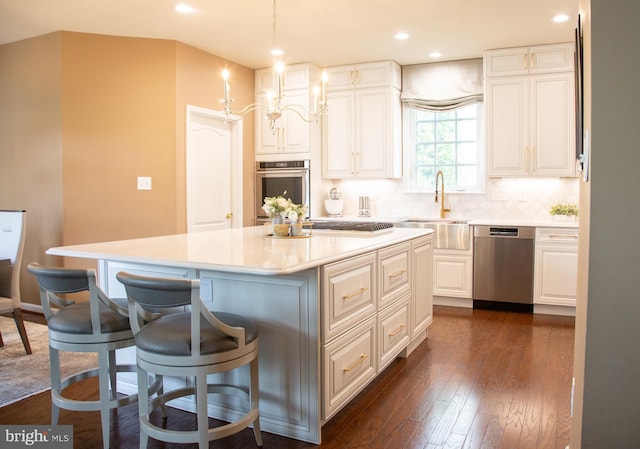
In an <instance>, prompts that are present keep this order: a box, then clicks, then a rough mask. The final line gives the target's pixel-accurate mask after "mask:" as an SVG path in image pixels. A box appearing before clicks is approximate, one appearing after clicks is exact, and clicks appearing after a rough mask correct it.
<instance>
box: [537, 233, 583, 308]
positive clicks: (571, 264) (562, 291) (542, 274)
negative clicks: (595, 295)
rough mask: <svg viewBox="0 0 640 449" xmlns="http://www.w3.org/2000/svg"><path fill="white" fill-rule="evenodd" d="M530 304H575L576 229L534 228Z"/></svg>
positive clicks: (576, 274)
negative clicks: (534, 239) (532, 276)
mask: <svg viewBox="0 0 640 449" xmlns="http://www.w3.org/2000/svg"><path fill="white" fill-rule="evenodd" d="M535 254H536V255H535V267H534V289H533V303H534V304H544V305H553V306H571V307H575V305H576V294H577V280H578V230H577V229H573V228H571V229H563V228H538V229H536V250H535Z"/></svg>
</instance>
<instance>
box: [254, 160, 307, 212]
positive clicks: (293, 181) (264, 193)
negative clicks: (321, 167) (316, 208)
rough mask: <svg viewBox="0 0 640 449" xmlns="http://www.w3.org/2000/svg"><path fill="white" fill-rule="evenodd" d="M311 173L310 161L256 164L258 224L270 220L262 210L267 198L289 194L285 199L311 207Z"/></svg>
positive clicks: (262, 162)
mask: <svg viewBox="0 0 640 449" xmlns="http://www.w3.org/2000/svg"><path fill="white" fill-rule="evenodd" d="M309 173H310V164H309V160H300V161H276V162H266V161H260V162H256V205H255V209H256V224H262V223H265V222H267V221H268V220H269V217H268V216H267V214H266V213H265V212H264V210H262V205H263V204H264V199H265V197H273V196H280V195H282V194H283V193H284V192H287V193H286V194H285V195H284V197H285V198H291V201H293V202H294V203H296V204H306V205H307V206H309V207H310V206H311V204H310V185H309ZM307 217H308V215H307Z"/></svg>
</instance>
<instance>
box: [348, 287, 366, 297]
mask: <svg viewBox="0 0 640 449" xmlns="http://www.w3.org/2000/svg"><path fill="white" fill-rule="evenodd" d="M367 290H369V289H368V288H367V287H362V288H361V289H360V290H358V291H357V292H355V293H351V294H350V295H342V299H351V298H354V297H356V296H358V295H361V294H363V293H364V292H366V291H367Z"/></svg>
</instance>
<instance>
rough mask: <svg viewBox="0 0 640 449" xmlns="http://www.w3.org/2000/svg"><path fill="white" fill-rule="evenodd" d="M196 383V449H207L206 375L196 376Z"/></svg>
mask: <svg viewBox="0 0 640 449" xmlns="http://www.w3.org/2000/svg"><path fill="white" fill-rule="evenodd" d="M195 381H196V409H197V411H198V412H197V413H198V448H199V449H208V447H209V416H208V413H207V402H208V401H207V375H206V374H197V375H196V376H195Z"/></svg>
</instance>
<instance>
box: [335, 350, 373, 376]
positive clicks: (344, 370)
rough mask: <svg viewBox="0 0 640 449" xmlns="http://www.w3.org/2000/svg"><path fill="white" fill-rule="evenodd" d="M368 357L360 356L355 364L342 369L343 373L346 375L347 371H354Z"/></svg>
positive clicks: (365, 355)
mask: <svg viewBox="0 0 640 449" xmlns="http://www.w3.org/2000/svg"><path fill="white" fill-rule="evenodd" d="M367 357H369V356H368V355H367V354H362V355H361V356H360V358H359V359H358V361H357V362H356V363H354V364H353V365H351V366H350V367H348V368H342V371H343V372H345V373H348V372H349V371H351V370H353V369H355V368H356V367H357V366H358V365H360V364H361V363H362V362H364V360H365V359H366V358H367Z"/></svg>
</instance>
